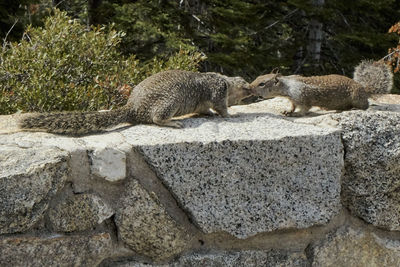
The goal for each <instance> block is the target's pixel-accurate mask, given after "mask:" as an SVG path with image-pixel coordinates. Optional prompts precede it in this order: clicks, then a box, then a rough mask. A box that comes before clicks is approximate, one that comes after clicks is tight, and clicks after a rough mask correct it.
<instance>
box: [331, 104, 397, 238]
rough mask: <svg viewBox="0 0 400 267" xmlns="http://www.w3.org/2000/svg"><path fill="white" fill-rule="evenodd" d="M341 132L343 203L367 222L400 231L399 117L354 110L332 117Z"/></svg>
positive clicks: (386, 113) (394, 114)
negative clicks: (343, 155)
mask: <svg viewBox="0 0 400 267" xmlns="http://www.w3.org/2000/svg"><path fill="white" fill-rule="evenodd" d="M332 118H333V119H335V120H337V121H338V123H339V125H338V126H339V127H340V128H341V129H342V130H343V143H344V146H345V151H346V154H345V174H344V177H343V181H342V183H343V188H342V190H343V194H342V196H343V200H344V203H345V204H346V206H347V207H348V208H349V209H350V211H351V212H352V213H353V214H355V215H356V216H359V217H361V218H363V219H364V220H365V221H366V222H368V223H371V224H373V225H375V226H379V227H382V228H386V229H389V230H400V205H399V204H400V198H399V189H400V165H399V162H400V135H399V133H400V114H398V113H395V112H382V111H377V112H371V111H368V112H365V111H353V112H346V113H342V114H337V115H333V116H332Z"/></svg>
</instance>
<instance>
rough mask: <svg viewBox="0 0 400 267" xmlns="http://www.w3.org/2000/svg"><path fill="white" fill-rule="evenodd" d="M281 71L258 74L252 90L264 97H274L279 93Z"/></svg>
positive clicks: (252, 84) (251, 86) (251, 87)
mask: <svg viewBox="0 0 400 267" xmlns="http://www.w3.org/2000/svg"><path fill="white" fill-rule="evenodd" d="M281 76H282V74H280V73H270V74H266V75H262V76H258V77H257V78H256V79H255V80H254V81H253V82H252V83H251V84H250V90H251V91H252V93H253V94H254V95H256V96H261V97H263V98H266V99H268V98H272V97H275V96H277V93H279V87H280V84H281V81H280V77H281Z"/></svg>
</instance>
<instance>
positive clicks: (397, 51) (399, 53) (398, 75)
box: [384, 22, 400, 93]
mask: <svg viewBox="0 0 400 267" xmlns="http://www.w3.org/2000/svg"><path fill="white" fill-rule="evenodd" d="M389 33H392V34H394V35H396V36H397V39H398V43H397V45H396V46H395V47H392V48H389V51H388V54H387V55H386V56H385V57H384V59H385V60H387V62H388V63H389V64H390V65H391V66H392V68H393V72H394V73H395V75H394V82H395V89H394V90H393V91H394V92H395V93H400V22H397V23H396V24H394V25H393V26H392V27H390V29H389Z"/></svg>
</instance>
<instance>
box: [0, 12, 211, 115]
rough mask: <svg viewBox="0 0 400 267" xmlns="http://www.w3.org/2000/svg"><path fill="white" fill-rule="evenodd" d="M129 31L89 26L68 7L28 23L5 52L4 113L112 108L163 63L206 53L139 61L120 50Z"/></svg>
mask: <svg viewBox="0 0 400 267" xmlns="http://www.w3.org/2000/svg"><path fill="white" fill-rule="evenodd" d="M123 36H124V34H123V33H122V32H117V31H115V30H114V29H113V27H112V26H111V27H109V28H108V29H106V28H104V27H99V26H98V27H92V28H91V29H90V30H88V29H87V27H85V26H84V25H82V24H80V23H79V22H78V21H77V20H72V19H70V18H69V17H68V16H67V15H66V13H65V12H60V11H58V10H55V11H54V14H53V16H51V17H48V18H47V19H46V21H45V22H44V26H43V27H36V28H34V27H28V28H27V30H26V31H25V33H24V38H23V39H22V41H21V42H20V43H10V44H9V45H8V46H7V47H5V48H4V49H3V50H2V51H1V54H0V83H1V85H0V86H1V87H0V113H3V114H7V113H12V112H16V111H17V110H23V111H40V112H43V111H52V110H98V109H109V108H113V107H115V106H118V105H121V104H123V103H124V102H125V101H126V98H127V96H128V95H129V92H130V89H131V88H132V87H133V86H134V85H135V84H137V83H138V82H140V81H141V80H142V79H144V78H145V77H146V76H147V75H149V74H151V73H154V72H157V71H161V70H164V69H174V68H180V69H190V70H196V66H197V64H198V63H199V61H200V60H202V59H203V58H202V56H201V55H200V54H199V53H196V52H193V51H181V52H179V53H178V54H176V55H174V56H172V57H170V58H169V59H158V60H153V61H151V62H149V63H147V64H140V63H139V60H137V59H136V58H135V56H130V57H128V58H126V57H123V56H122V55H121V54H120V52H119V51H118V50H117V47H118V45H119V44H120V42H121V39H122V37H123Z"/></svg>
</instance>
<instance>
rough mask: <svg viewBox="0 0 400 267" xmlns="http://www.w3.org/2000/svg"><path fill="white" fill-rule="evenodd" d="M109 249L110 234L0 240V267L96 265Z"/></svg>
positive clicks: (108, 252)
mask: <svg viewBox="0 0 400 267" xmlns="http://www.w3.org/2000/svg"><path fill="white" fill-rule="evenodd" d="M112 248H113V243H112V239H111V236H110V234H108V233H100V234H93V235H89V236H49V237H7V238H3V239H0V251H1V253H0V266H14V267H18V266H21V267H25V266H38V267H39V266H40V267H41V266H96V265H98V264H99V263H100V262H101V261H102V260H103V259H104V258H106V257H108V256H109V255H110V253H111V250H112Z"/></svg>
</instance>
